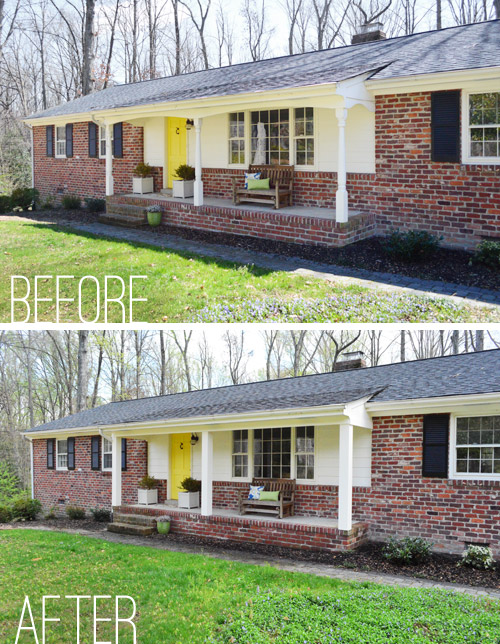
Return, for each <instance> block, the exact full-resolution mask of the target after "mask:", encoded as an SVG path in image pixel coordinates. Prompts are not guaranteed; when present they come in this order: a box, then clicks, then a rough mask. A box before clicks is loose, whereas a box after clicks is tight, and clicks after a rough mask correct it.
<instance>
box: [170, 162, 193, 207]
mask: <svg viewBox="0 0 500 644" xmlns="http://www.w3.org/2000/svg"><path fill="white" fill-rule="evenodd" d="M175 176H176V177H177V179H174V180H173V182H172V186H173V192H172V195H173V196H174V197H182V198H183V199H186V197H192V196H193V195H194V180H195V176H196V172H195V169H194V168H193V166H191V165H187V164H186V163H183V164H182V165H180V166H179V167H178V168H177V170H176V171H175Z"/></svg>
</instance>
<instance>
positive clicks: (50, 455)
mask: <svg viewBox="0 0 500 644" xmlns="http://www.w3.org/2000/svg"><path fill="white" fill-rule="evenodd" d="M55 451H56V439H55V438H47V469H48V470H53V469H54V468H55Z"/></svg>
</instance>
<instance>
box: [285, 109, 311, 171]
mask: <svg viewBox="0 0 500 644" xmlns="http://www.w3.org/2000/svg"><path fill="white" fill-rule="evenodd" d="M306 107H307V106H306ZM309 107H310V106H309ZM296 109H300V107H299V108H298V107H294V108H293V109H292V118H291V119H290V121H291V122H292V121H293V136H292V145H291V148H292V150H293V157H292V159H293V161H294V166H295V167H296V168H297V169H298V170H300V171H301V172H307V171H310V172H314V171H317V169H318V168H317V163H318V161H317V159H318V140H317V135H316V133H317V131H318V122H317V121H318V110H317V108H316V107H313V128H314V134H313V135H312V136H295V110H296ZM297 139H312V140H313V141H314V163H313V164H312V165H300V164H298V163H295V161H296V160H297V147H296V142H297Z"/></svg>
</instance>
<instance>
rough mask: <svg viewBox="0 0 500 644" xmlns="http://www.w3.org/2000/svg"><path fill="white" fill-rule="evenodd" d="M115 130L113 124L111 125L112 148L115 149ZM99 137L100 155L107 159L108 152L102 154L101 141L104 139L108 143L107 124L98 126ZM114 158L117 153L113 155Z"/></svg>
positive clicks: (101, 157) (100, 157)
mask: <svg viewBox="0 0 500 644" xmlns="http://www.w3.org/2000/svg"><path fill="white" fill-rule="evenodd" d="M113 133H114V130H113V126H111V149H113V141H114V136H113ZM98 135H99V136H98V137H97V145H98V148H97V150H98V152H99V154H98V157H99V159H105V158H106V153H104V154H101V141H104V143H106V126H105V125H99V126H98ZM111 156H112V157H113V159H114V158H115V155H114V154H113V155H111Z"/></svg>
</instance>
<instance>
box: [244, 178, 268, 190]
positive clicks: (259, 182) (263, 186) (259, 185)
mask: <svg viewBox="0 0 500 644" xmlns="http://www.w3.org/2000/svg"><path fill="white" fill-rule="evenodd" d="M248 189H249V190H269V179H249V180H248Z"/></svg>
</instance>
